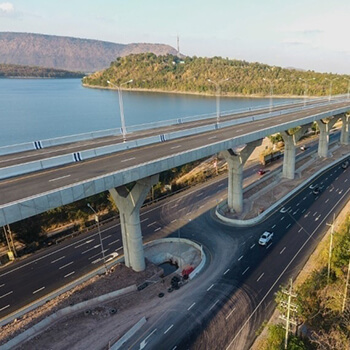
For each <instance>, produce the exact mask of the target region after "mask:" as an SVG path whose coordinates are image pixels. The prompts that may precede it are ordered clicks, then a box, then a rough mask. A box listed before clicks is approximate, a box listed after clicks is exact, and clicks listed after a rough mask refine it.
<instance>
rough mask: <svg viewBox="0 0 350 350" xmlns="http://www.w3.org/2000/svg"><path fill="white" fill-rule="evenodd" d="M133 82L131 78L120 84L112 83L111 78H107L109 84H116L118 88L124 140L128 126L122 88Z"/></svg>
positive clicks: (124, 139)
mask: <svg viewBox="0 0 350 350" xmlns="http://www.w3.org/2000/svg"><path fill="white" fill-rule="evenodd" d="M132 82H133V80H132V79H131V80H128V81H126V82H125V83H122V84H120V85H119V86H118V85H115V84H113V83H111V82H110V81H109V80H107V83H108V84H109V85H112V86H114V87H115V88H117V90H118V97H119V108H120V120H121V129H122V136H123V142H125V141H126V126H125V118H124V105H123V96H122V89H121V87H122V86H123V85H126V84H129V83H132Z"/></svg>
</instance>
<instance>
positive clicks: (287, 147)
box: [281, 124, 311, 180]
mask: <svg viewBox="0 0 350 350" xmlns="http://www.w3.org/2000/svg"><path fill="white" fill-rule="evenodd" d="M310 127H311V124H306V125H303V126H302V127H301V128H300V129H299V130H298V131H297V132H295V133H294V134H291V133H290V132H289V131H288V130H286V131H282V132H281V135H282V138H283V141H284V156H283V177H284V178H287V179H291V180H293V179H294V176H295V146H296V144H297V142H298V141H299V140H300V138H301V137H302V136H303V135H304V134H305V132H306V131H307V130H308V129H309V128H310Z"/></svg>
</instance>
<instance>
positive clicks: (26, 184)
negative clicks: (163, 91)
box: [0, 102, 349, 207]
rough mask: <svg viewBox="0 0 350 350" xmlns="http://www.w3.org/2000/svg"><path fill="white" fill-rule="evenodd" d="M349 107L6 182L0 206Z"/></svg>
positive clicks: (0, 185)
mask: <svg viewBox="0 0 350 350" xmlns="http://www.w3.org/2000/svg"><path fill="white" fill-rule="evenodd" d="M348 104H349V102H339V103H335V104H334V105H332V107H330V106H329V105H326V106H321V107H320V106H319V107H315V108H312V109H310V110H305V111H303V110H302V111H298V112H294V113H291V114H288V115H281V116H277V117H272V118H269V119H268V120H260V121H254V122H250V123H246V124H240V125H236V126H232V127H227V128H224V129H220V130H216V131H211V132H207V133H203V134H198V135H193V136H189V137H185V138H181V139H176V140H172V141H167V142H163V143H158V144H154V145H151V146H146V147H140V148H136V149H130V150H127V151H121V152H118V153H113V154H110V155H108V156H103V157H98V158H93V159H90V160H86V161H83V162H79V163H74V164H71V165H67V166H62V167H57V168H52V169H48V170H44V171H39V172H35V173H30V174H26V175H23V176H17V177H14V178H9V179H5V180H2V181H0V207H1V206H2V205H6V204H7V203H11V202H15V201H19V200H22V199H24V198H28V197H32V196H36V195H38V194H40V193H45V192H47V191H55V190H59V189H60V188H63V187H64V186H69V185H71V184H75V183H80V182H82V181H86V180H89V179H92V178H96V177H102V176H105V175H107V174H112V173H115V172H116V171H121V170H124V169H128V168H131V167H135V166H139V165H140V164H144V163H152V162H156V161H157V160H159V159H164V158H166V157H169V156H171V155H176V154H179V153H183V152H187V151H189V150H193V149H199V148H201V147H207V146H208V145H210V144H216V143H218V142H222V141H223V140H230V139H232V138H233V137H234V136H239V135H244V134H248V133H251V132H255V131H257V130H262V129H265V128H267V129H268V128H270V127H272V126H274V125H280V124H283V123H286V122H290V121H292V120H299V119H300V118H302V117H305V116H307V115H310V114H315V113H319V112H322V111H323V112H324V111H325V110H329V109H333V108H334V106H338V107H342V106H346V105H348Z"/></svg>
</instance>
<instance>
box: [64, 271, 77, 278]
mask: <svg viewBox="0 0 350 350" xmlns="http://www.w3.org/2000/svg"><path fill="white" fill-rule="evenodd" d="M74 273H75V271H72V272H70V273H67V274H66V275H64V278H66V277H69V276H71V275H73V274H74Z"/></svg>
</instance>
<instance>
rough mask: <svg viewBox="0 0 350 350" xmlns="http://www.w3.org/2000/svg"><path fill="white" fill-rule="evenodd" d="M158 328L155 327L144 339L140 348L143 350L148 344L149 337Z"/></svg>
mask: <svg viewBox="0 0 350 350" xmlns="http://www.w3.org/2000/svg"><path fill="white" fill-rule="evenodd" d="M156 330H157V328H155V329H154V330H153V332H152V333H150V334H149V335H148V336H147V337H146V338H145V339H144V340H142V342H141V343H140V350H142V349H143V348H144V347H145V346H146V345H147V343H146V341H147V339H148V338H149V337H150V336H151V335H153V334H154V333H155V332H156Z"/></svg>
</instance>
